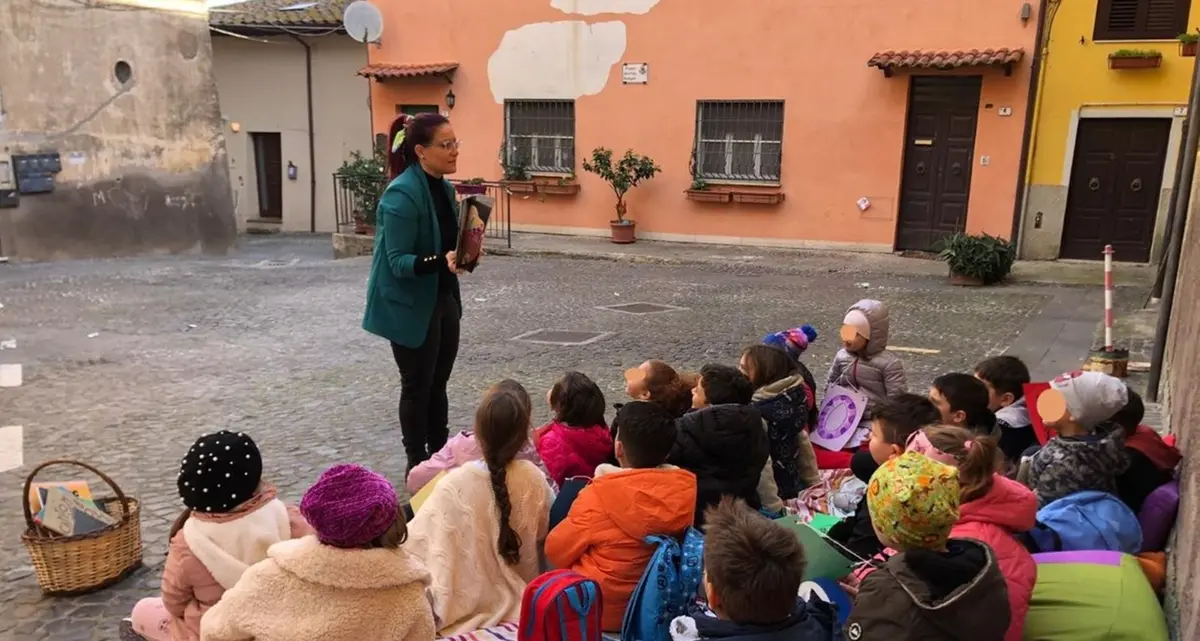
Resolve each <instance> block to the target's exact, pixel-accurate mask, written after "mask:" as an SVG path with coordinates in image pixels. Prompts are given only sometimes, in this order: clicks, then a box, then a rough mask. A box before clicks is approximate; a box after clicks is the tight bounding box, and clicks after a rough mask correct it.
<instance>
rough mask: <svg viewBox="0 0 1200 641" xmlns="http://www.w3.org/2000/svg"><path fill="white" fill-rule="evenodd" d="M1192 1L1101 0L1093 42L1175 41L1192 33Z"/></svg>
mask: <svg viewBox="0 0 1200 641" xmlns="http://www.w3.org/2000/svg"><path fill="white" fill-rule="evenodd" d="M1188 7H1189V0H1100V1H1099V3H1098V4H1097V5H1096V29H1095V32H1094V33H1093V34H1092V39H1093V40H1174V39H1175V38H1176V37H1177V36H1178V35H1179V34H1181V33H1184V32H1186V31H1187V30H1188V27H1187V18H1188Z"/></svg>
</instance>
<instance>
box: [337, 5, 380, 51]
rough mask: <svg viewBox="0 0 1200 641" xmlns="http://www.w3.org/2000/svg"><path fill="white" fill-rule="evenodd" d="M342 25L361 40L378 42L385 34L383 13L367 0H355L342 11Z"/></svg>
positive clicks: (356, 38) (350, 34)
mask: <svg viewBox="0 0 1200 641" xmlns="http://www.w3.org/2000/svg"><path fill="white" fill-rule="evenodd" d="M342 26H344V27H345V28H346V33H347V34H348V35H349V36H350V37H351V38H354V39H355V40H357V41H359V42H363V43H378V42H379V37H380V36H382V35H383V14H381V13H379V9H378V8H377V7H376V6H375V5H373V4H371V3H370V2H368V1H367V0H355V2H351V3H350V4H349V5H348V6H347V7H346V11H345V12H343V13H342Z"/></svg>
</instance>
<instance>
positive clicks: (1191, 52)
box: [1179, 42, 1200, 58]
mask: <svg viewBox="0 0 1200 641" xmlns="http://www.w3.org/2000/svg"><path fill="white" fill-rule="evenodd" d="M1198 46H1200V42H1181V43H1179V55H1181V56H1183V57H1184V58H1195V57H1196V49H1197V47H1198Z"/></svg>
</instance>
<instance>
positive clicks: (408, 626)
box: [200, 536, 434, 641]
mask: <svg viewBox="0 0 1200 641" xmlns="http://www.w3.org/2000/svg"><path fill="white" fill-rule="evenodd" d="M427 585H429V572H428V571H426V570H425V567H424V566H422V565H421V563H420V561H418V560H417V559H415V558H413V557H412V556H410V555H409V554H408V552H406V551H405V550H404V548H403V547H401V548H399V549H395V550H386V549H371V550H364V549H356V550H343V549H340V548H335V547H331V546H328V545H322V544H321V543H320V542H319V541H317V538H316V537H315V536H306V537H304V538H302V539H296V540H293V541H285V542H283V543H277V544H275V545H273V546H271V549H270V550H269V551H268V552H267V560H265V561H263V562H262V563H259V564H257V565H255V566H254V567H252V568H250V569H249V570H247V571H246V573H245V574H243V575H242V579H241V580H240V581H238V583H237V585H235V586H234V587H233V588H232V589H230V590H229V591H227V592H226V593H225V596H224V598H222V599H221V601H220V602H219V603H217V604H216V605H214V606H213V607H212V608H211V609H210V610H209V611H208V612H207V613H206V614H205V615H204V618H203V619H202V620H201V622H200V639H201V641H365V640H366V639H370V640H371V641H431V640H432V639H433V632H434V630H433V612H432V610H431V608H430V606H429V600H428V599H427V598H426V596H425V588H426V586H427Z"/></svg>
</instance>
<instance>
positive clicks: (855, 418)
mask: <svg viewBox="0 0 1200 641" xmlns="http://www.w3.org/2000/svg"><path fill="white" fill-rule="evenodd" d="M866 411H867V395H866V394H863V393H862V392H859V391H856V390H852V389H850V388H849V387H842V386H841V385H830V386H829V388H828V389H826V390H825V400H824V401H822V402H821V412H820V414H818V415H817V427H816V429H814V430H813V431H812V434H810V435H809V439H810V440H811V441H812V443H813V445H820V446H821V447H823V448H825V449H828V450H833V451H834V452H836V451H838V450H840V449H842V448H843V447H846V443H847V441H849V440H850V438H851V437H852V436H854V431H855V430H856V429H858V423H859V421H861V420H862V417H863V414H864V413H866Z"/></svg>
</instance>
